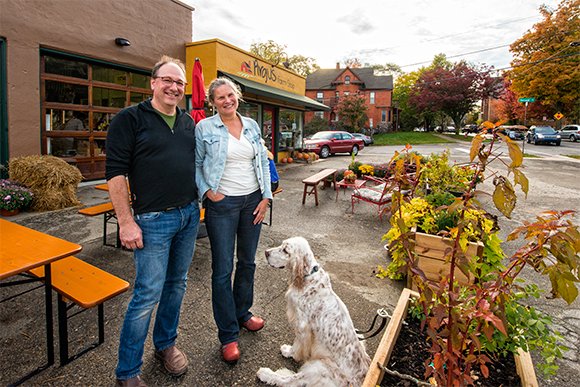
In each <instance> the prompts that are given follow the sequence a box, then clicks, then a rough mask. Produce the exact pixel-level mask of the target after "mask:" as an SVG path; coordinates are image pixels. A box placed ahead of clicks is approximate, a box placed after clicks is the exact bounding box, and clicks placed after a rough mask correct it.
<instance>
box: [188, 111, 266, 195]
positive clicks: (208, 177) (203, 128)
mask: <svg viewBox="0 0 580 387" xmlns="http://www.w3.org/2000/svg"><path fill="white" fill-rule="evenodd" d="M238 117H240V119H241V120H242V135H243V136H245V137H246V138H247V139H248V141H249V142H250V144H252V147H253V148H254V160H253V161H252V163H253V165H254V172H255V173H256V179H257V180H258V184H259V185H260V191H261V192H262V199H272V188H271V187H270V166H269V165H268V154H267V153H266V148H265V147H264V146H263V145H262V142H261V134H260V128H259V127H258V124H257V123H256V121H254V120H252V119H250V118H246V117H242V116H240V115H239V114H238ZM228 140H229V134H228V128H227V127H226V126H225V125H224V123H223V122H222V120H221V118H220V116H219V114H216V115H214V116H212V117H209V118H206V119H203V120H201V121H200V122H199V123H198V124H197V125H196V126H195V141H196V156H195V182H196V184H197V189H198V192H199V197H200V198H201V200H202V203H203V200H204V199H205V193H206V192H207V190H209V189H211V190H212V191H213V192H214V193H217V189H218V186H219V182H220V180H221V178H222V174H223V172H224V168H225V166H226V156H227V154H228Z"/></svg>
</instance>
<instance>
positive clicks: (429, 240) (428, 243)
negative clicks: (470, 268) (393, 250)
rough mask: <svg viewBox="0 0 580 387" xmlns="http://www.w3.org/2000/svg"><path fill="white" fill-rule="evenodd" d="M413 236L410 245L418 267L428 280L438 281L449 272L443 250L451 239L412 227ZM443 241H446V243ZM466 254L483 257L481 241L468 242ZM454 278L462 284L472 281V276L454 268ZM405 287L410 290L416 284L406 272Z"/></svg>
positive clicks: (448, 246)
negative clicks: (468, 276) (415, 255)
mask: <svg viewBox="0 0 580 387" xmlns="http://www.w3.org/2000/svg"><path fill="white" fill-rule="evenodd" d="M413 232H414V238H413V241H411V247H412V248H414V251H415V252H416V253H417V255H418V257H417V258H418V260H419V262H418V264H419V268H420V269H421V270H423V272H424V273H425V276H426V277H427V279H428V280H431V281H435V282H439V281H441V279H442V278H443V277H445V276H447V275H448V274H449V266H450V264H449V263H447V264H445V258H444V257H445V250H447V249H448V248H450V247H451V246H450V244H448V243H452V241H451V240H450V239H447V238H445V239H444V240H442V239H441V237H440V236H437V235H430V234H425V233H422V232H417V229H416V228H415V227H414V228H413ZM445 241H448V243H446V242H445ZM467 255H468V256H476V257H479V259H481V258H482V257H483V243H481V242H477V243H470V244H469V247H468V248H467ZM454 277H455V280H456V281H457V282H459V283H460V284H462V285H467V284H470V283H472V282H473V276H471V278H467V277H466V276H465V274H463V272H462V271H461V270H459V269H456V270H455V276H454ZM407 287H408V288H409V289H412V290H417V286H416V285H415V284H414V283H413V278H412V276H411V275H410V273H409V274H407Z"/></svg>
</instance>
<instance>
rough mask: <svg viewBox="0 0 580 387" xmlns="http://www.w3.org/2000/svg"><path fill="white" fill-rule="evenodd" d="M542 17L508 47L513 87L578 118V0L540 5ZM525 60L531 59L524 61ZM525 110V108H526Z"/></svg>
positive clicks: (554, 108) (565, 114) (564, 0)
mask: <svg viewBox="0 0 580 387" xmlns="http://www.w3.org/2000/svg"><path fill="white" fill-rule="evenodd" d="M540 13H541V15H542V16H543V17H544V20H542V21H541V22H539V23H537V24H534V26H533V27H532V29H531V30H528V31H527V32H526V33H525V34H524V35H523V36H522V38H521V39H518V40H516V41H515V42H514V43H513V44H512V45H511V46H510V51H511V52H512V54H513V55H514V60H513V61H512V62H511V65H512V66H517V67H514V68H513V69H512V70H510V71H508V73H507V76H508V79H509V80H510V81H511V82H512V86H511V87H512V89H513V91H514V92H515V93H516V94H518V95H519V96H522V97H533V98H536V101H537V102H539V103H542V104H544V105H551V106H552V114H554V113H556V111H560V112H562V114H564V116H567V117H568V118H569V119H571V120H578V119H580V105H579V103H580V56H579V55H578V46H575V44H577V43H575V42H578V41H580V0H563V1H562V2H561V3H560V4H559V5H558V8H557V9H556V10H551V9H549V8H548V7H547V6H546V5H542V6H541V7H540ZM526 63H531V64H529V65H525V64H526ZM528 113H529V110H528Z"/></svg>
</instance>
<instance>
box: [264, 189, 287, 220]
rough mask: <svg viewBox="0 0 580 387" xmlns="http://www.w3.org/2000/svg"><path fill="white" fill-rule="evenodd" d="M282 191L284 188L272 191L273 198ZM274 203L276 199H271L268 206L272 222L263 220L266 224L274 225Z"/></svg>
mask: <svg viewBox="0 0 580 387" xmlns="http://www.w3.org/2000/svg"><path fill="white" fill-rule="evenodd" d="M280 192H282V188H276V191H274V192H272V198H274V197H276V195H277V194H279V193H280ZM273 204H274V199H272V200H270V202H269V203H268V207H269V208H270V223H266V222H262V223H264V224H265V225H266V226H272V211H273V207H272V205H273Z"/></svg>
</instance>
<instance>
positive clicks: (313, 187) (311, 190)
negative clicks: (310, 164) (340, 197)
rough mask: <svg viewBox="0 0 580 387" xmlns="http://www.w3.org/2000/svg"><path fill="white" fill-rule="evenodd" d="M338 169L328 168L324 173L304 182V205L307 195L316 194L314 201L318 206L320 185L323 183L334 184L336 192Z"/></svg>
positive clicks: (319, 173) (308, 178)
mask: <svg viewBox="0 0 580 387" xmlns="http://www.w3.org/2000/svg"><path fill="white" fill-rule="evenodd" d="M336 171H337V170H336V169H332V168H326V169H323V170H322V171H320V172H318V173H316V174H314V175H312V176H310V177H307V178H306V179H304V180H302V183H304V194H303V195H302V204H304V202H305V201H306V195H312V194H314V200H315V203H316V205H318V188H317V187H318V183H320V182H321V181H329V182H331V183H332V184H334V189H335V190H336Z"/></svg>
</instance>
